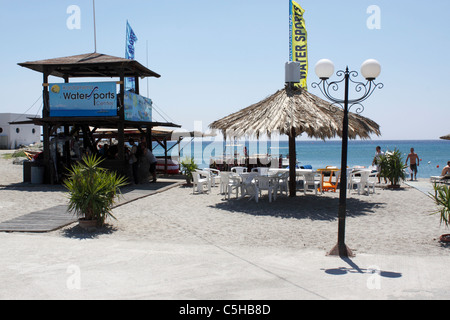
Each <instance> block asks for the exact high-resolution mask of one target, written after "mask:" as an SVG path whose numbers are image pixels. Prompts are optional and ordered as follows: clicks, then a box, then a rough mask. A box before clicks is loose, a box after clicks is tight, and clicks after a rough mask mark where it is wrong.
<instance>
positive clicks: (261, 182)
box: [255, 176, 277, 202]
mask: <svg viewBox="0 0 450 320" xmlns="http://www.w3.org/2000/svg"><path fill="white" fill-rule="evenodd" d="M255 181H256V184H255V185H256V188H257V189H258V193H259V195H260V196H261V191H262V190H267V192H268V194H269V202H272V196H273V198H274V200H276V199H277V194H276V192H275V191H276V185H275V183H274V180H273V178H271V177H264V176H257V177H255Z"/></svg>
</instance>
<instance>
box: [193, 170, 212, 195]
mask: <svg viewBox="0 0 450 320" xmlns="http://www.w3.org/2000/svg"><path fill="white" fill-rule="evenodd" d="M202 174H203V175H205V174H206V175H207V174H208V173H207V172H201V171H200V172H199V171H194V172H192V178H193V180H194V185H193V190H192V192H193V193H195V190H196V189H197V192H198V193H203V191H204V188H205V187H206V188H207V190H208V191H211V180H210V179H209V177H208V176H205V177H204V178H202V177H201V175H202Z"/></svg>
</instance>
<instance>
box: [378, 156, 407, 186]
mask: <svg viewBox="0 0 450 320" xmlns="http://www.w3.org/2000/svg"><path fill="white" fill-rule="evenodd" d="M380 167H381V176H383V177H385V178H386V179H388V180H389V181H390V182H391V185H392V186H397V185H399V184H400V182H401V181H403V180H405V179H406V173H405V169H406V165H405V162H404V160H403V159H402V154H401V152H400V151H399V150H398V149H395V150H394V152H392V153H386V154H385V155H383V156H381V164H380Z"/></svg>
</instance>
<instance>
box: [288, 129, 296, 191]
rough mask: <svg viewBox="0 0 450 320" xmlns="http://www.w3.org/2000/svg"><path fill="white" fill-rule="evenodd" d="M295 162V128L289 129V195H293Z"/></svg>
mask: <svg viewBox="0 0 450 320" xmlns="http://www.w3.org/2000/svg"><path fill="white" fill-rule="evenodd" d="M296 164H297V152H296V150H295V128H292V129H291V132H290V134H289V196H290V197H295V193H296V189H297V186H296V177H297V173H296V171H295V169H296V168H295V166H296Z"/></svg>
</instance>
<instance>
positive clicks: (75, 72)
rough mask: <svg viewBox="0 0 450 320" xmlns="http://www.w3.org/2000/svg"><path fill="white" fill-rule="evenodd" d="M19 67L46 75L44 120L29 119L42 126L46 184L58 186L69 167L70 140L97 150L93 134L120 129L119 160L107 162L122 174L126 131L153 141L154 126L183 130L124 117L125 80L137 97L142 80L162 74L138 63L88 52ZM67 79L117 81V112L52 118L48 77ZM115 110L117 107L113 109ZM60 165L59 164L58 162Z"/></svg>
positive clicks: (126, 169) (125, 168) (118, 131)
mask: <svg viewBox="0 0 450 320" xmlns="http://www.w3.org/2000/svg"><path fill="white" fill-rule="evenodd" d="M19 65H20V66H22V67H25V68H29V69H31V70H34V71H37V72H40V73H42V74H43V81H42V86H43V95H42V96H43V110H42V117H41V118H34V119H30V121H31V122H33V123H34V124H37V125H40V126H42V127H43V143H44V152H43V159H42V163H43V166H45V177H44V181H45V183H50V184H53V183H56V182H58V181H59V177H58V176H59V174H60V173H61V169H60V167H61V166H58V164H62V166H63V167H64V166H67V165H69V164H70V150H69V144H70V140H71V139H74V138H76V139H78V138H80V137H81V138H82V141H83V147H84V148H85V149H91V150H92V151H94V150H96V144H97V142H98V141H97V140H96V139H95V137H94V135H95V133H96V131H97V130H98V129H101V128H117V137H116V138H117V141H118V144H117V148H118V153H117V157H116V158H115V159H112V160H108V162H107V163H106V164H105V165H106V166H107V167H108V168H110V169H114V170H117V171H119V172H120V173H122V174H126V173H127V172H129V164H128V162H127V161H126V154H125V141H126V138H127V137H126V136H125V130H126V129H131V128H133V129H137V130H139V132H140V133H141V134H142V135H145V136H146V137H147V141H150V142H151V141H152V128H153V127H155V126H163V127H177V128H179V127H181V126H179V125H177V124H173V123H164V122H153V121H151V119H145V120H136V119H131V120H130V119H128V118H127V117H126V116H125V79H126V78H134V80H135V81H134V82H135V90H134V94H137V95H139V79H140V78H146V77H156V78H159V77H160V75H159V74H158V73H156V72H154V71H152V70H149V69H148V68H146V67H145V66H143V65H142V64H140V63H139V62H138V61H136V60H129V59H125V58H120V57H114V56H110V55H105V54H101V53H87V54H80V55H75V56H69V57H62V58H55V59H47V60H39V61H32V62H24V63H19ZM50 76H54V77H59V78H62V79H64V84H68V83H70V79H74V78H116V79H117V81H116V83H117V84H118V85H119V86H120V90H119V93H118V94H117V97H116V98H117V112H114V114H112V115H111V114H109V115H108V116H102V115H101V114H100V115H89V116H85V115H81V116H74V115H71V116H64V115H63V116H61V114H58V115H56V116H55V115H52V113H51V104H50V92H49V90H50V89H49V77H50ZM114 109H115V108H114ZM52 137H53V138H56V137H58V138H60V140H61V141H63V142H64V156H63V157H62V158H63V159H55V157H54V156H52V154H51V143H50V142H51V139H52ZM57 162H58V163H57Z"/></svg>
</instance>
